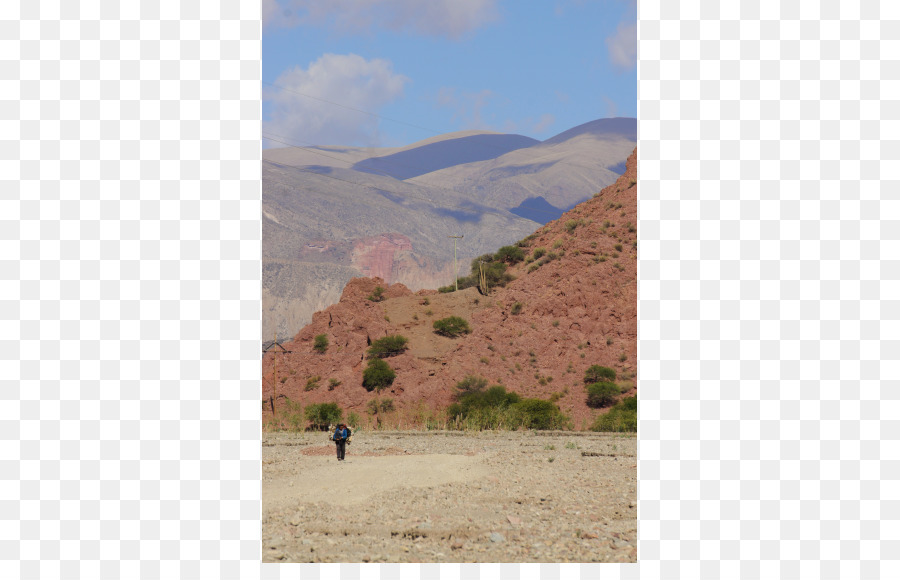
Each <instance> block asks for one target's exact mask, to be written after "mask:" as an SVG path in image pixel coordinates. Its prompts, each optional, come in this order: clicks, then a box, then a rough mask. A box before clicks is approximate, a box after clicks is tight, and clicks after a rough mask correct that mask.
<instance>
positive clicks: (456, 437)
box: [262, 431, 637, 562]
mask: <svg viewBox="0 0 900 580" xmlns="http://www.w3.org/2000/svg"><path fill="white" fill-rule="evenodd" d="M262 445H263V448H262V511H263V513H262V560H263V561H264V562H636V561H637V458H636V449H637V441H636V438H635V436H634V435H633V434H630V435H616V434H600V433H585V432H561V431H555V432H541V431H518V432H489V431H485V432H474V433H469V432H456V431H405V432H398V431H359V432H356V433H354V435H353V440H352V443H351V444H350V445H349V446H348V447H347V452H346V460H345V461H340V462H339V461H337V459H336V456H335V449H334V444H332V443H331V442H329V441H328V434H327V433H289V432H278V433H264V434H263V442H262Z"/></svg>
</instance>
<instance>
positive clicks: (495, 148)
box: [353, 133, 540, 179]
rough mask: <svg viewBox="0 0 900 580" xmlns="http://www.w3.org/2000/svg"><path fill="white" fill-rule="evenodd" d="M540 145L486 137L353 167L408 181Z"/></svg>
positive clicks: (447, 142)
mask: <svg viewBox="0 0 900 580" xmlns="http://www.w3.org/2000/svg"><path fill="white" fill-rule="evenodd" d="M538 143H540V141H538V140H536V139H532V138H530V137H524V136H522V135H503V134H496V133H483V134H479V135H470V136H466V137H459V138H455V139H446V140H443V141H438V142H436V143H429V144H427V145H422V146H420V147H416V148H414V149H407V150H405V151H400V152H398V153H393V154H391V155H385V156H383V157H370V158H368V159H365V160H363V161H360V162H358V163H356V164H354V165H353V169H355V170H356V171H364V172H367V173H378V174H385V173H386V174H388V175H391V176H393V177H395V178H397V179H409V178H411V177H417V176H419V175H424V174H426V173H431V172H432V171H438V170H440V169H445V168H447V167H452V166H454V165H461V164H463V163H472V162H474V161H484V160H486V159H494V158H496V157H499V156H500V155H503V154H506V153H509V152H510V151H515V150H516V149H522V148H525V147H530V146H532V145H536V144H538Z"/></svg>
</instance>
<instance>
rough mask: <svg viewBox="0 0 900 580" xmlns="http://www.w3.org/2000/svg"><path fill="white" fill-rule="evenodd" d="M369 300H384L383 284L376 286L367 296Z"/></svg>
mask: <svg viewBox="0 0 900 580" xmlns="http://www.w3.org/2000/svg"><path fill="white" fill-rule="evenodd" d="M367 298H368V299H369V300H371V301H372V302H381V301H382V300H384V288H382V287H381V286H376V287H375V290H374V291H373V292H372V293H371V294H369V295H368V296H367Z"/></svg>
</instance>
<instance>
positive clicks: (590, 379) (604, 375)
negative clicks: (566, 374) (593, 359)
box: [584, 365, 616, 385]
mask: <svg viewBox="0 0 900 580" xmlns="http://www.w3.org/2000/svg"><path fill="white" fill-rule="evenodd" d="M614 380H616V371H615V370H613V369H611V368H609V367H602V366H600V365H591V366H589V367H588V369H587V370H586V371H584V382H585V384H588V385H589V384H591V383H598V382H600V381H608V382H612V381H614Z"/></svg>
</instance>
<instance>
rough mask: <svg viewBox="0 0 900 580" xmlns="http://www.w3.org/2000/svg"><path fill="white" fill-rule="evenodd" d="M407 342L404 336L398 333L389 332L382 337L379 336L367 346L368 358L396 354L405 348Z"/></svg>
mask: <svg viewBox="0 0 900 580" xmlns="http://www.w3.org/2000/svg"><path fill="white" fill-rule="evenodd" d="M407 342H409V341H408V340H407V338H406V337H405V336H400V335H399V334H391V335H389V336H385V337H383V338H379V339H378V340H375V341H373V342H372V345H371V346H370V347H369V358H372V357H378V358H387V357H389V356H397V355H398V354H401V353H402V352H403V351H404V350H406V348H407V347H406V343H407Z"/></svg>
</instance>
